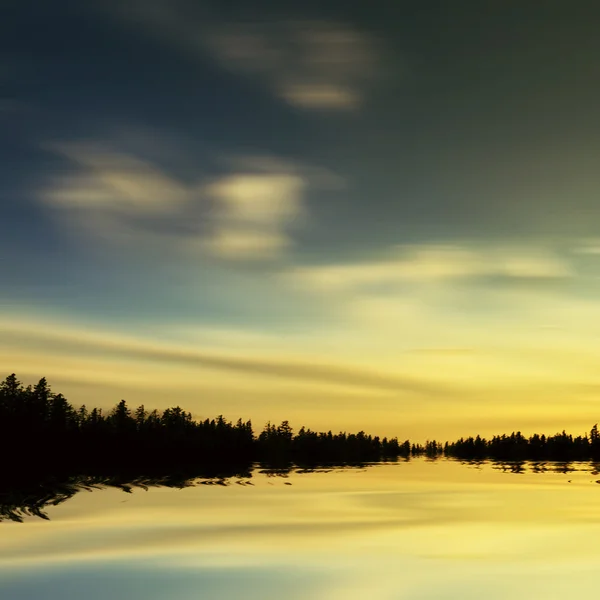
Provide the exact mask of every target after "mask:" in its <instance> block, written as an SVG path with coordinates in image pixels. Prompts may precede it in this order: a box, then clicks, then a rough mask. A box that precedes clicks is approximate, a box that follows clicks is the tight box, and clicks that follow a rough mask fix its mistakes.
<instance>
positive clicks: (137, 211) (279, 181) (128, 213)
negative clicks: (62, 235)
mask: <svg viewBox="0 0 600 600" xmlns="http://www.w3.org/2000/svg"><path fill="white" fill-rule="evenodd" d="M45 148H46V149H47V150H49V151H51V152H53V153H54V154H57V155H60V156H62V157H64V158H66V159H68V161H69V162H70V163H71V165H72V166H74V167H75V171H71V172H67V173H65V174H60V175H58V176H56V177H55V178H54V179H53V180H51V181H50V182H49V183H48V184H47V185H46V186H45V187H44V188H43V189H42V190H41V191H40V198H41V199H42V200H43V201H44V202H45V203H46V204H48V205H50V206H51V207H52V208H54V209H56V210H57V211H58V212H59V213H60V214H61V216H63V217H65V218H66V219H68V220H70V221H71V223H72V225H73V226H74V228H75V229H81V230H82V231H83V232H84V234H88V233H90V232H92V233H94V234H97V235H100V236H101V237H103V238H105V239H106V238H108V239H109V240H110V241H115V240H118V241H125V242H132V241H133V242H135V243H136V244H138V245H139V244H141V243H142V242H147V244H148V245H156V244H158V243H160V242H163V243H165V244H166V245H168V246H169V247H170V248H171V250H173V249H174V250H176V251H181V252H183V253H190V252H191V253H192V255H193V254H195V253H198V252H200V253H203V254H205V255H209V256H215V257H218V258H220V259H235V260H246V261H247V260H265V259H274V258H278V257H279V256H281V255H282V254H283V253H284V252H285V251H286V249H287V248H289V247H290V246H291V245H292V237H291V233H290V230H291V228H293V227H297V226H298V225H299V224H300V223H301V222H303V220H304V218H305V217H306V210H305V207H304V198H305V195H306V193H307V192H308V191H309V190H310V189H311V188H314V187H321V188H322V187H332V186H339V183H340V182H339V180H338V179H337V178H335V177H334V176H333V175H331V174H329V173H328V172H327V171H325V170H323V169H316V168H311V167H309V166H306V165H301V164H295V163H294V162H291V161H283V160H280V159H277V158H273V157H268V156H257V157H252V156H249V157H230V158H225V159H223V160H222V161H221V162H222V163H223V166H224V167H225V172H224V173H223V174H221V175H218V176H213V177H210V176H205V177H203V178H201V179H199V180H197V181H195V182H194V181H193V182H191V183H190V182H184V181H180V180H178V179H177V178H175V177H174V176H172V175H170V174H168V173H166V172H165V171H164V170H163V169H161V168H160V166H159V165H156V164H154V163H152V162H150V161H148V160H145V159H143V158H141V157H139V156H136V155H133V154H131V153H128V152H124V151H122V150H120V149H119V144H118V143H113V144H106V143H103V142H101V141H99V142H85V143H81V142H70V143H61V144H48V145H46V146H45Z"/></svg>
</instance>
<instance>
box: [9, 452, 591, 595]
mask: <svg viewBox="0 0 600 600" xmlns="http://www.w3.org/2000/svg"><path fill="white" fill-rule="evenodd" d="M598 466H599V465H598V464H597V463H563V464H558V463H541V462H531V463H520V462H516V463H510V462H509V463H492V462H487V461H477V462H472V463H461V462H459V461H452V460H446V459H442V460H438V461H434V462H431V461H427V460H425V459H413V460H410V461H400V462H397V463H385V464H375V465H360V466H354V467H352V468H338V467H332V466H322V467H318V468H298V467H294V468H287V469H281V468H269V467H267V466H264V467H261V466H259V465H257V466H255V467H254V468H253V469H251V470H250V471H249V472H241V473H234V474H232V473H229V474H226V476H225V474H221V475H216V474H213V476H210V477H199V476H194V474H187V475H179V476H178V477H173V476H171V478H161V477H160V475H159V474H152V475H151V476H145V477H137V478H133V477H129V478H127V477H125V476H121V477H118V478H117V477H112V478H95V479H94V478H90V477H88V478H80V479H76V478H75V479H71V480H69V481H65V482H62V483H60V484H59V483H58V482H55V487H54V488H52V486H50V485H49V484H48V485H47V486H46V487H45V488H43V490H42V489H40V488H36V487H35V486H34V485H32V486H31V487H29V488H28V489H25V488H23V489H22V490H21V491H20V492H19V493H20V494H21V495H20V496H19V495H18V494H16V493H15V492H14V491H13V496H12V497H9V496H7V495H6V493H5V495H4V496H3V506H4V507H5V508H4V509H3V510H4V513H3V514H4V515H5V519H6V521H5V523H3V524H2V525H1V526H0V529H1V530H2V535H1V536H0V597H1V598H11V599H12V598H26V599H29V598H31V599H33V598H44V599H45V600H64V599H65V598H80V597H85V598H86V599H87V600H108V599H109V598H110V599H111V600H112V599H113V598H116V599H117V600H120V599H123V600H125V599H127V600H129V599H134V600H137V599H140V600H141V599H142V598H143V599H144V600H158V599H162V598H167V597H168V598H170V599H171V598H173V599H175V600H188V599H189V598H196V597H201V598H203V600H204V599H208V600H217V599H222V598H227V599H229V598H232V599H235V598H244V600H247V599H248V598H250V599H254V598H256V599H258V598H261V600H270V599H273V600H275V599H276V600H280V599H281V597H282V596H285V597H286V599H290V600H295V599H296V598H297V599H300V598H311V599H313V598H314V599H315V600H331V599H333V600H337V599H340V600H341V599H344V600H355V599H356V600H358V599H361V600H362V599H364V598H377V599H379V598H381V599H383V600H398V599H402V600H404V599H410V600H412V599H414V600H428V599H436V600H438V599H440V598H441V599H442V600H445V599H451V598H452V599H454V598H481V597H485V598H486V599H487V598H490V599H492V600H496V599H500V598H507V597H510V598H511V600H519V599H523V600H525V599H527V600H529V599H530V598H538V597H544V598H545V599H553V598H561V599H563V598H565V597H572V596H577V595H578V594H588V595H589V594H592V593H593V590H595V587H596V581H597V566H598V564H599V563H600V547H598V544H597V539H598V536H599V535H600V495H599V494H600V487H599V486H598V485H597V484H596V483H595V482H596V480H597V479H598V474H597V473H598ZM515 472H516V473H518V475H515V474H514V473H515ZM195 475H199V474H195ZM288 484H291V485H288ZM50 490H51V491H50ZM35 510H38V512H42V513H44V514H46V516H48V517H49V518H50V519H51V520H50V521H46V520H42V519H40V518H39V516H40V515H39V514H38V515H37V516H35V515H36V513H35ZM11 511H12V512H11ZM14 514H16V517H17V519H16V520H18V519H22V520H23V523H22V524H15V523H13V522H12V517H11V516H10V515H13V516H14ZM28 515H33V516H28Z"/></svg>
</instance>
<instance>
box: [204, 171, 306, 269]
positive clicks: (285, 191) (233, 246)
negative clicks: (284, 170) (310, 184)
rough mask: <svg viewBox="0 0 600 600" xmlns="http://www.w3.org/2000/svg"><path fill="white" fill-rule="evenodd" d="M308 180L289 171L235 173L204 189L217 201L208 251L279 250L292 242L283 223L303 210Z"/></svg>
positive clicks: (257, 253)
mask: <svg viewBox="0 0 600 600" xmlns="http://www.w3.org/2000/svg"><path fill="white" fill-rule="evenodd" d="M306 185H307V182H306V181H305V180H304V179H303V178H301V177H299V176H297V175H292V174H280V173H251V174H242V173H237V174H234V175H231V176H227V177H223V178H220V179H218V180H217V181H216V182H214V183H212V184H210V185H208V186H207V188H206V189H205V192H206V194H207V195H208V196H210V197H211V198H214V199H215V200H216V201H217V205H218V208H217V210H216V211H215V213H214V218H215V221H216V225H215V232H214V233H213V235H212V236H211V237H210V238H209V239H208V240H207V246H208V247H209V248H210V249H211V251H212V252H213V253H214V254H216V255H218V256H221V257H225V258H260V257H269V256H274V255H278V254H280V253H281V252H282V251H283V250H284V249H285V248H286V247H287V246H288V245H290V243H291V239H290V238H289V236H287V235H286V233H285V230H286V227H287V226H288V225H289V224H291V223H293V222H294V221H295V220H297V219H298V218H299V217H300V216H301V215H302V214H303V206H302V195H303V191H304V189H305V188H306Z"/></svg>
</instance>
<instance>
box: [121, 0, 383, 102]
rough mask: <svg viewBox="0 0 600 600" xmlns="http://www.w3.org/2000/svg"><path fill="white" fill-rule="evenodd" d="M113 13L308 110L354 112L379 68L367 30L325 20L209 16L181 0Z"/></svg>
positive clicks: (142, 1) (142, 2) (141, 0)
mask: <svg viewBox="0 0 600 600" xmlns="http://www.w3.org/2000/svg"><path fill="white" fill-rule="evenodd" d="M115 11H116V14H117V15H119V16H120V17H121V18H123V19H126V20H129V21H131V22H135V24H136V25H138V26H139V25H141V26H142V27H144V28H145V29H146V31H148V32H150V33H151V34H152V35H154V36H156V37H157V38H159V39H162V40H164V41H165V42H167V43H169V44H171V45H173V46H175V47H179V48H180V49H182V50H183V51H184V52H186V53H187V54H190V55H192V56H195V57H197V58H199V59H204V58H205V56H206V55H207V54H208V55H210V56H212V57H213V58H214V60H215V61H216V62H217V63H218V64H220V65H222V66H223V68H225V69H228V70H230V71H232V72H233V73H236V74H238V75H240V76H245V77H250V78H254V79H256V80H258V81H260V82H262V83H263V84H264V85H266V86H267V87H268V88H269V89H270V90H271V91H272V92H273V93H274V94H275V95H276V96H278V97H279V98H281V99H282V100H284V101H285V102H287V103H288V104H290V105H292V106H294V107H297V108H301V109H307V110H343V111H348V110H354V109H356V108H358V107H360V105H361V104H362V102H363V100H364V95H365V92H366V90H367V88H368V86H369V85H370V82H371V80H372V79H373V76H374V74H375V73H376V71H377V65H378V56H379V50H378V43H377V42H376V40H375V39H374V38H373V37H372V36H369V35H367V34H366V33H365V32H362V31H359V30H357V29H356V28H354V27H352V26H350V25H347V24H344V23H339V22H335V21H325V20H310V19H308V20H307V19H303V20H272V19H271V20H269V21H263V22H261V21H258V20H255V21H253V22H249V21H246V22H244V21H241V20H240V21H237V22H235V21H229V22H223V21H218V20H215V19H214V18H213V17H212V16H211V15H210V14H209V12H208V11H206V10H203V8H202V7H201V6H199V5H198V4H197V3H191V2H187V1H185V0H183V1H182V0H171V1H167V0H154V1H148V0H134V1H133V2H129V3H127V10H124V8H123V7H120V6H118V7H117V8H115Z"/></svg>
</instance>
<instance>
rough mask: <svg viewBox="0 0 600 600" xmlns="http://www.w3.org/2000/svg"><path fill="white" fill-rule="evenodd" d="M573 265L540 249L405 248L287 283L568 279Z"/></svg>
mask: <svg viewBox="0 0 600 600" xmlns="http://www.w3.org/2000/svg"><path fill="white" fill-rule="evenodd" d="M571 275H572V270H571V267H570V265H569V264H568V263H567V262H566V261H565V260H564V259H561V258H560V257H558V256H557V255H556V254H554V253H552V252H550V251H547V250H545V249H539V248H511V247H508V248H503V247H481V248H473V247H468V246H460V245H454V246H453V245H448V246H438V245H417V246H400V247H398V248H397V249H396V250H395V252H394V253H393V255H392V256H391V257H386V258H383V259H380V260H377V261H371V262H361V263H352V264H333V265H324V266H308V267H307V266H304V267H297V268H295V269H292V270H290V271H288V272H287V273H285V274H284V278H285V279H286V280H288V281H293V282H296V283H301V284H305V285H308V286H311V287H316V288H324V289H330V290H336V289H350V288H361V287H362V288H364V287H369V286H378V285H390V284H392V285H393V284H401V283H409V282H412V283H428V282H441V281H449V280H457V279H469V278H471V279H472V278H480V277H505V278H509V279H540V280H545V279H563V278H567V277H570V276H571Z"/></svg>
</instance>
